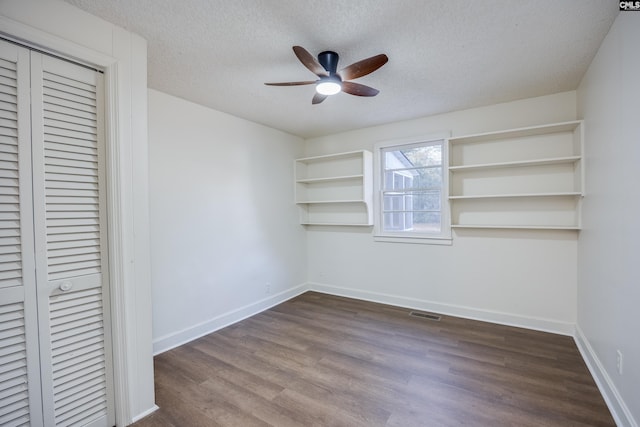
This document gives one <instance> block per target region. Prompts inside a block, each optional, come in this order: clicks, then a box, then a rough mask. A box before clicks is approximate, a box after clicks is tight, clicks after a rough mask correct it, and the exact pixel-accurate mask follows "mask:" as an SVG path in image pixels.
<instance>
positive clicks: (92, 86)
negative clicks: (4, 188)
mask: <svg viewBox="0 0 640 427" xmlns="http://www.w3.org/2000/svg"><path fill="white" fill-rule="evenodd" d="M32 81H33V82H34V83H33V86H34V90H33V91H32V98H33V99H32V102H33V104H34V106H35V105H37V106H38V108H40V109H41V111H42V115H41V118H39V119H38V120H41V122H40V123H38V129H41V132H39V134H38V135H35V134H34V136H33V141H34V143H33V156H34V161H33V168H34V203H35V209H34V214H35V223H36V227H35V240H36V247H37V250H36V262H37V275H38V308H39V322H40V331H41V340H40V350H41V354H42V357H43V361H44V360H46V361H47V362H48V363H47V366H46V367H45V366H44V364H43V368H42V371H43V372H42V385H43V390H44V396H45V397H44V399H43V406H44V414H45V419H50V420H51V421H52V422H55V424H56V425H60V426H88V425H91V426H93V425H104V426H107V425H113V423H114V415H113V404H112V402H113V400H112V390H113V387H112V367H111V366H112V362H111V344H110V339H111V331H110V328H109V325H110V321H109V305H108V302H109V294H108V277H107V272H108V267H107V259H106V253H107V252H106V224H107V223H106V219H105V209H104V207H105V205H104V200H105V189H104V179H103V170H104V167H103V164H102V161H103V159H104V151H103V150H104V138H103V136H102V135H103V129H102V127H101V126H102V120H101V119H100V117H101V115H102V102H103V99H102V91H103V83H102V75H101V74H99V73H97V72H95V71H93V70H88V69H85V68H82V67H79V66H76V65H73V64H69V63H66V62H64V61H60V60H57V59H54V58H50V57H46V56H43V55H39V54H35V53H32ZM36 81H38V82H40V85H38V84H36V83H35V82H36ZM36 87H37V89H36ZM42 331H46V333H44V334H42ZM48 395H50V396H51V398H48V397H47V396H48Z"/></svg>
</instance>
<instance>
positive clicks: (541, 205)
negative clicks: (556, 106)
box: [449, 121, 584, 230]
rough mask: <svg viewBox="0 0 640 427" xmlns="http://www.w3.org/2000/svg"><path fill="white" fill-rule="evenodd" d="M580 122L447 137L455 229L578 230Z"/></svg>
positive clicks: (582, 189) (579, 205)
mask: <svg viewBox="0 0 640 427" xmlns="http://www.w3.org/2000/svg"><path fill="white" fill-rule="evenodd" d="M582 133H583V129H582V122H581V121H572V122H565V123H557V124H552V125H545V126H535V127H528V128H521V129H513V130H507V131H501V132H491V133H485V134H479V135H470V136H463V137H456V138H450V139H449V144H450V145H449V201H450V203H451V212H452V227H454V228H514V229H518V228H519V229H527V228H528V229H562V230H579V229H580V225H581V219H580V210H581V204H582V197H583V196H584V188H583V183H584V168H583V165H582V152H583V148H582V147H583V143H582V140H583V138H582Z"/></svg>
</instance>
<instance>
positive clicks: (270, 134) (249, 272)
mask: <svg viewBox="0 0 640 427" xmlns="http://www.w3.org/2000/svg"><path fill="white" fill-rule="evenodd" d="M149 145H150V149H149V159H150V160H149V161H150V195H151V196H150V210H151V215H150V227H151V258H152V287H153V336H154V351H155V352H156V353H157V352H161V351H164V350H166V349H168V348H171V347H174V346H176V345H178V344H181V343H183V342H186V341H189V340H192V339H194V338H196V337H198V336H201V335H203V334H206V333H208V332H211V331H213V330H216V329H218V328H220V327H222V326H225V325H227V324H229V323H231V322H233V321H237V320H239V319H241V318H243V317H246V316H248V315H251V314H254V313H256V312H258V311H261V310H263V309H265V308H267V307H269V306H271V305H275V304H277V303H279V302H281V301H283V300H285V299H287V298H290V297H292V296H293V295H295V294H296V293H299V292H301V291H303V290H304V289H305V288H304V284H305V282H306V240H305V232H304V228H303V227H302V226H301V225H299V223H298V216H297V211H296V206H295V205H294V199H293V160H294V159H295V158H297V157H301V154H302V150H303V142H302V140H301V139H300V138H298V137H294V136H291V135H289V134H286V133H283V132H280V131H277V130H274V129H271V128H268V127H265V126H262V125H258V124H255V123H252V122H249V121H246V120H243V119H239V118H236V117H233V116H230V115H228V114H224V113H220V112H218V111H214V110H211V109H208V108H205V107H202V106H199V105H196V104H193V103H190V102H187V101H184V100H182V99H178V98H175V97H172V96H169V95H166V94H164V93H161V92H158V91H154V90H149ZM267 283H269V284H270V285H269V286H267Z"/></svg>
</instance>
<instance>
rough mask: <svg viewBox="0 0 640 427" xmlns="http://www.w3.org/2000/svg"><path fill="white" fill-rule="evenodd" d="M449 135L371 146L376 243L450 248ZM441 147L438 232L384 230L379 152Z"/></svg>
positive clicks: (382, 187) (446, 133) (445, 133)
mask: <svg viewBox="0 0 640 427" xmlns="http://www.w3.org/2000/svg"><path fill="white" fill-rule="evenodd" d="M450 136H451V134H450V133H448V132H442V133H437V134H429V135H421V136H415V137H411V138H404V139H394V140H387V141H381V142H378V143H376V144H375V145H374V152H373V161H374V172H373V175H374V180H373V185H374V191H373V209H374V228H373V238H374V240H375V241H377V242H392V243H417V244H428V245H451V243H452V238H451V209H450V206H449V171H448V165H449V137H450ZM434 143H441V144H442V192H441V200H440V206H441V212H440V215H441V217H440V218H441V219H440V220H441V227H440V233H424V232H415V231H385V230H384V227H383V225H384V218H383V211H384V209H383V197H382V191H383V189H384V172H383V170H382V167H383V159H382V152H383V150H386V149H389V148H392V149H393V148H400V147H404V146H409V145H414V144H434Z"/></svg>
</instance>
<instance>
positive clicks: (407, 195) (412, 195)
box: [383, 191, 442, 211]
mask: <svg viewBox="0 0 640 427" xmlns="http://www.w3.org/2000/svg"><path fill="white" fill-rule="evenodd" d="M441 200H442V198H441V195H440V191H408V192H387V193H385V194H384V202H383V209H384V210H385V211H392V210H393V211H439V210H440V207H441V206H440V203H441Z"/></svg>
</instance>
